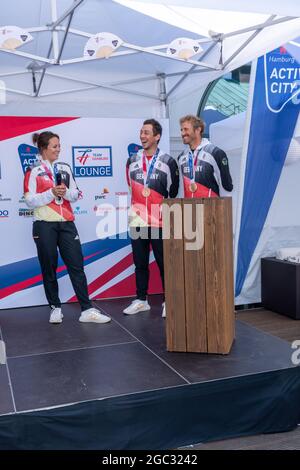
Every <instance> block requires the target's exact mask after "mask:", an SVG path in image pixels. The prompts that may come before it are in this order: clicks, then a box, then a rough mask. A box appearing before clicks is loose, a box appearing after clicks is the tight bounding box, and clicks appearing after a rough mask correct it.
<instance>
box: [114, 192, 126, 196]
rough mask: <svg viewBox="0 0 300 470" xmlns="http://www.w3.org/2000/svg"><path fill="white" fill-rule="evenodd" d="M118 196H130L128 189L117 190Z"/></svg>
mask: <svg viewBox="0 0 300 470" xmlns="http://www.w3.org/2000/svg"><path fill="white" fill-rule="evenodd" d="M115 195H116V196H128V191H117V192H116V193H115Z"/></svg>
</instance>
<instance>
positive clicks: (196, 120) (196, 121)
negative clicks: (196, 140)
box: [179, 114, 205, 134]
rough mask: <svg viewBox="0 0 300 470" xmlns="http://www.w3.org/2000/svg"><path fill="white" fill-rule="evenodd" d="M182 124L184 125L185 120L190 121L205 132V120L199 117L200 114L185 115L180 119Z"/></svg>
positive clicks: (194, 126) (195, 127)
mask: <svg viewBox="0 0 300 470" xmlns="http://www.w3.org/2000/svg"><path fill="white" fill-rule="evenodd" d="M179 122H180V125H182V124H183V123H184V122H190V123H191V124H192V126H193V128H194V130H195V129H199V128H200V130H201V134H203V132H204V129H205V122H204V121H203V120H202V119H201V118H199V117H198V116H193V114H187V115H186V116H183V117H182V118H181V119H180V120H179Z"/></svg>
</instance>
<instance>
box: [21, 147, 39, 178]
mask: <svg viewBox="0 0 300 470" xmlns="http://www.w3.org/2000/svg"><path fill="white" fill-rule="evenodd" d="M18 152H19V157H20V161H21V165H22V169H23V173H24V174H25V172H26V170H27V168H28V167H31V166H32V165H34V163H35V162H37V161H38V153H39V151H38V149H37V147H33V146H32V145H28V144H21V145H19V147H18Z"/></svg>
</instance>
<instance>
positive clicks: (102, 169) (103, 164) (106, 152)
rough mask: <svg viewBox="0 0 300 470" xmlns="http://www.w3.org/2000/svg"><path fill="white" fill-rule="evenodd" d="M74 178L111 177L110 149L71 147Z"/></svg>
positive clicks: (106, 147) (104, 147)
mask: <svg viewBox="0 0 300 470" xmlns="http://www.w3.org/2000/svg"><path fill="white" fill-rule="evenodd" d="M72 158H73V171H74V175H75V177H77V178H78V177H79V178H80V177H96V176H112V175H113V172H112V148H111V147H109V146H103V147H101V146H95V147H83V146H78V147H77V146H73V147H72Z"/></svg>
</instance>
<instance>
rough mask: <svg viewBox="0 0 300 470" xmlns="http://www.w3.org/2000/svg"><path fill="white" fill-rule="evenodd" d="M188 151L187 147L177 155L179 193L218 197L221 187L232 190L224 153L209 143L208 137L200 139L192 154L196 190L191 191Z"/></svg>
mask: <svg viewBox="0 0 300 470" xmlns="http://www.w3.org/2000/svg"><path fill="white" fill-rule="evenodd" d="M190 152H191V151H190V150H189V149H187V150H185V151H184V152H182V153H181V154H180V155H179V157H178V166H179V170H180V175H181V178H180V183H181V185H180V190H181V193H182V192H183V195H184V197H187V198H191V197H197V198H206V197H219V196H220V193H221V191H222V190H223V189H224V190H225V191H232V189H233V185H232V179H231V175H230V170H229V163H228V158H227V155H226V153H225V152H224V151H223V150H221V149H220V148H219V147H216V146H215V145H213V144H211V142H210V141H209V140H208V139H202V141H201V143H200V145H199V146H198V147H197V148H196V149H195V151H194V152H193V155H192V160H193V172H194V182H195V183H196V185H197V190H196V191H195V192H191V190H190V185H191V183H192V180H191V168H190V162H189V158H190V157H189V155H190ZM182 187H183V188H182ZM182 189H183V191H182Z"/></svg>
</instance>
